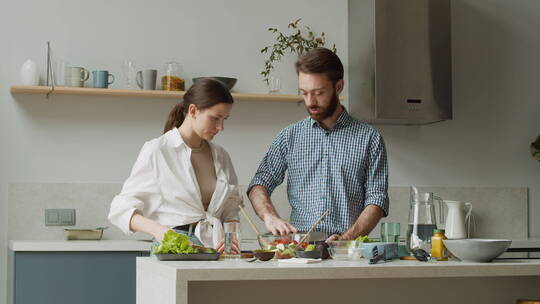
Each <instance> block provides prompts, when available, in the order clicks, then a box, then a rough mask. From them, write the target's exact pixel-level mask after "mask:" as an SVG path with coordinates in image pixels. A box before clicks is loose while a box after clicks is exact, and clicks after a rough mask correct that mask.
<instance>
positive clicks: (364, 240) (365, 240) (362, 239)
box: [356, 235, 373, 243]
mask: <svg viewBox="0 0 540 304" xmlns="http://www.w3.org/2000/svg"><path fill="white" fill-rule="evenodd" d="M356 241H357V242H362V243H371V242H373V240H371V239H370V238H368V236H367V235H361V236H359V237H357V238H356Z"/></svg>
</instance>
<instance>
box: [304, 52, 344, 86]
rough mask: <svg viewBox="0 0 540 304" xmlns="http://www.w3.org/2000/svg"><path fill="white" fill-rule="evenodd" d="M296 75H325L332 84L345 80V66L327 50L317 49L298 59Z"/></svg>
mask: <svg viewBox="0 0 540 304" xmlns="http://www.w3.org/2000/svg"><path fill="white" fill-rule="evenodd" d="M295 68H296V74H300V73H304V74H325V75H326V76H327V77H328V79H330V80H331V81H332V83H334V84H335V83H336V82H338V80H341V79H343V64H342V63H341V60H339V57H338V56H337V55H336V54H335V53H334V52H332V51H331V50H329V49H327V48H315V49H311V50H309V51H307V52H306V53H304V54H302V55H300V57H298V61H296V64H295Z"/></svg>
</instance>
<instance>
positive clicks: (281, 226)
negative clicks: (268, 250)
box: [264, 215, 298, 235]
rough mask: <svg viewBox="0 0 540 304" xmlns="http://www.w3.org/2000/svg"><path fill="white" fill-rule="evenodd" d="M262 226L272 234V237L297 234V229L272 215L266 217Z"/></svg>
mask: <svg viewBox="0 0 540 304" xmlns="http://www.w3.org/2000/svg"><path fill="white" fill-rule="evenodd" d="M264 224H265V226H266V229H268V231H270V232H272V234H273V235H286V234H290V233H296V232H298V229H296V228H295V227H294V226H293V225H291V223H289V222H287V221H285V220H283V219H281V218H279V217H277V216H274V215H268V216H266V217H265V218H264Z"/></svg>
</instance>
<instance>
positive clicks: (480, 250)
mask: <svg viewBox="0 0 540 304" xmlns="http://www.w3.org/2000/svg"><path fill="white" fill-rule="evenodd" d="M443 242H444V245H445V246H446V248H447V249H448V250H449V251H450V252H451V253H452V254H453V255H454V256H456V257H457V258H458V259H460V260H462V261H465V262H483V263H485V262H491V261H492V260H493V259H494V258H496V257H498V256H500V255H501V254H503V253H504V252H505V251H506V249H508V247H510V244H511V243H512V241H511V240H502V239H461V240H443Z"/></svg>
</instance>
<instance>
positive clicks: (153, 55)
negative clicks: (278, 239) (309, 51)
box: [0, 0, 347, 303]
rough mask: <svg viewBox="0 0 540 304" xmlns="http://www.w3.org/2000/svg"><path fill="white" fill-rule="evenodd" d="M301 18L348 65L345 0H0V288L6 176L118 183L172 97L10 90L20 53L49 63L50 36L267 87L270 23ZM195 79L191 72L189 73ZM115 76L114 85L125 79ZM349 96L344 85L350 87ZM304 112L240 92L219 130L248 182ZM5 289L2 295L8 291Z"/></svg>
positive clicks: (63, 43)
mask: <svg viewBox="0 0 540 304" xmlns="http://www.w3.org/2000/svg"><path fill="white" fill-rule="evenodd" d="M296 18H302V23H304V24H306V25H311V26H312V28H313V30H314V31H317V32H320V31H325V32H326V34H327V36H328V38H329V42H335V43H336V45H337V47H338V48H339V49H340V50H339V51H340V55H341V56H342V59H343V60H344V63H345V64H346V60H347V2H346V1H345V0H341V1H331V2H330V1H323V0H317V1H313V0H301V1H286V0H277V1H252V0H227V1H225V0H221V1H217V0H215V1H210V0H203V1H200V0H199V1H167V0H158V1H128V0H123V1H105V0H96V1H67V0H65V1H61V0H49V1H37V0H36V1H5V2H4V3H3V6H2V9H1V10H0V33H1V37H2V42H1V47H0V58H2V59H1V60H0V71H1V72H0V145H1V150H0V151H1V152H0V225H1V226H0V232H1V233H0V259H1V261H2V262H1V263H0V269H2V271H1V279H0V286H2V287H1V288H0V295H4V294H5V275H4V274H5V265H6V264H5V252H6V246H5V245H6V228H7V225H6V220H7V215H6V214H7V208H6V206H7V201H6V200H7V193H6V191H7V183H8V182H13V181H20V182H122V181H123V180H124V179H125V178H126V176H127V175H128V174H129V170H130V168H131V166H132V164H133V162H134V160H135V157H136V156H137V153H138V150H139V149H140V147H141V146H142V144H143V143H144V141H146V140H148V139H150V138H153V137H155V136H158V135H160V132H161V130H162V127H163V123H164V121H165V119H166V115H167V113H168V111H169V109H170V108H171V107H172V105H173V102H172V101H163V100H142V99H130V98H97V97H68V96H55V97H54V98H52V99H50V100H45V99H44V98H43V97H41V96H15V97H12V96H11V95H10V93H9V87H10V86H11V85H14V84H17V83H18V82H19V69H20V66H21V64H22V63H23V62H24V61H25V60H26V59H27V58H32V59H33V60H35V61H36V62H37V63H38V65H39V66H40V67H41V68H42V69H41V70H42V74H44V72H45V69H44V68H45V42H46V41H47V40H50V41H51V42H52V47H53V50H54V51H55V54H56V55H57V56H59V57H61V58H63V59H65V60H67V61H69V62H70V63H71V64H72V65H79V66H84V67H86V68H87V69H89V70H90V71H92V70H94V69H108V70H110V71H111V72H112V73H113V74H115V75H116V76H117V80H120V79H121V78H122V77H121V76H122V75H121V73H120V65H121V62H122V60H123V59H126V58H128V57H134V58H136V60H137V62H138V65H139V67H141V68H161V67H162V65H163V64H164V63H165V62H166V61H167V60H169V59H170V58H172V57H175V58H176V60H178V61H179V62H181V63H182V65H183V68H184V70H185V75H184V76H186V78H187V79H191V77H194V76H201V75H204V76H215V75H221V76H226V75H229V76H233V77H237V78H239V81H238V83H237V86H236V87H235V90H236V91H238V92H254V93H257V92H258V93H265V92H266V85H265V84H264V83H263V82H262V81H261V78H260V77H259V72H260V71H261V70H262V67H263V62H264V57H263V56H262V55H261V54H260V53H259V50H260V49H261V48H262V47H264V46H266V45H268V44H270V43H271V42H272V39H273V36H272V35H271V34H270V33H269V32H267V31H266V29H267V28H268V27H270V26H278V27H280V28H283V29H285V27H286V25H287V24H288V23H289V22H291V21H293V20H295V19H296ZM293 61H294V60H293V57H290V58H288V59H286V60H284V64H283V66H281V67H280V68H279V70H280V73H281V75H282V79H283V83H284V85H283V91H284V92H285V93H294V92H296V83H297V82H296V77H295V73H294V70H293V66H292V63H293ZM189 83H191V81H189ZM119 85H120V82H117V83H116V84H115V85H113V87H119ZM345 95H346V93H345ZM303 117H305V110H304V109H303V107H298V106H297V105H296V104H272V103H250V102H238V103H237V104H236V105H235V107H234V110H233V113H232V117H231V119H230V120H228V121H227V123H226V130H225V132H223V133H222V134H220V135H219V136H218V138H217V139H216V141H217V142H218V143H220V144H222V145H224V146H225V147H226V148H227V149H228V151H229V152H230V154H231V156H232V159H233V162H234V163H235V165H236V169H237V171H238V175H239V178H240V182H241V183H248V182H249V180H250V178H251V175H252V174H253V172H254V171H255V169H256V167H257V165H258V162H259V161H260V159H261V157H262V154H263V153H264V151H265V150H266V148H267V146H268V145H269V143H270V142H271V140H272V138H273V137H274V136H275V135H276V133H277V132H278V131H279V130H280V129H281V128H283V127H285V126H286V125H288V124H290V123H292V122H294V121H296V120H299V119H302V118H303ZM4 298H5V297H4V296H0V299H1V300H0V303H3V302H4Z"/></svg>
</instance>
